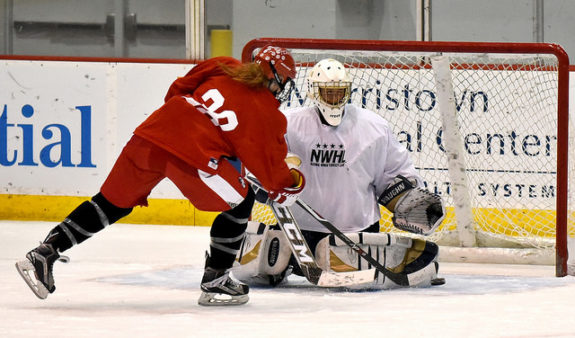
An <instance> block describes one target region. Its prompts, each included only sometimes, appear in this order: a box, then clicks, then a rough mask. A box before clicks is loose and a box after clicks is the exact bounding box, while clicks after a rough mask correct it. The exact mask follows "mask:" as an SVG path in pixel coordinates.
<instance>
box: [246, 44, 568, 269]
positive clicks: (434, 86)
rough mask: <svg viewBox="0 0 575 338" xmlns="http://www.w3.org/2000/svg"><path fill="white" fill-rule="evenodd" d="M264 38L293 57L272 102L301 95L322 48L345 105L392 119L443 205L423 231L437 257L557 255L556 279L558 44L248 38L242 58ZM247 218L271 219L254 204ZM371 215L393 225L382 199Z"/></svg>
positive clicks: (560, 248)
mask: <svg viewBox="0 0 575 338" xmlns="http://www.w3.org/2000/svg"><path fill="white" fill-rule="evenodd" d="M268 43H272V44H274V45H278V46H282V47H285V48H287V49H289V50H290V51H291V53H292V55H293V56H294V59H295V60H296V64H297V66H298V75H297V78H296V79H295V81H296V90H295V91H294V92H293V93H292V95H291V99H290V100H289V101H288V102H285V103H284V104H283V105H282V108H289V107H297V106H301V105H310V104H311V102H310V100H308V99H306V89H305V88H306V87H305V79H306V76H307V74H308V71H309V69H311V67H313V65H314V64H315V63H316V62H317V61H319V60H321V59H323V58H327V57H331V58H334V59H337V60H338V61H340V62H342V63H343V64H344V65H345V66H346V67H347V68H348V70H349V72H350V75H351V77H352V79H353V91H352V96H351V99H350V100H351V102H352V103H354V104H356V105H359V106H361V107H365V108H368V109H370V110H373V111H374V112H375V113H377V114H379V115H380V116H382V117H383V118H385V119H386V120H387V121H388V122H389V123H390V125H391V126H392V128H393V130H394V132H395V134H396V136H397V138H398V140H399V141H400V142H401V143H402V144H404V145H405V147H406V148H407V150H408V151H409V152H410V154H411V158H412V160H413V161H414V164H415V166H416V168H417V169H418V170H419V172H420V174H421V176H422V177H423V179H424V180H425V184H426V186H427V188H428V189H429V190H431V191H433V192H436V193H438V194H439V195H441V196H442V197H443V198H444V200H445V202H446V206H447V217H446V219H445V221H444V222H443V224H442V225H441V226H440V228H439V229H438V230H437V231H436V233H435V234H433V235H432V236H431V238H430V239H431V240H434V241H436V242H437V243H438V244H440V246H441V248H442V249H441V250H442V251H441V256H440V259H442V260H451V261H453V260H462V261H469V262H505V263H527V264H555V265H556V275H557V276H564V275H566V274H567V273H571V274H572V273H573V268H574V267H573V266H571V263H570V261H569V264H568V242H570V241H571V240H572V238H573V237H575V217H574V213H573V211H574V210H573V209H574V208H573V203H574V197H573V191H569V184H568V183H569V180H570V179H571V178H572V177H573V176H574V175H575V165H574V161H573V159H571V161H568V149H569V147H570V145H572V143H573V139H569V136H568V135H569V131H572V126H571V123H570V118H569V116H568V94H569V91H568V76H569V61H568V57H567V55H566V53H565V52H564V51H563V49H562V48H561V47H560V46H558V45H553V44H534V43H522V44H517V43H456V42H405V41H403V42H402V41H393V42H392V41H359V40H323V39H256V40H252V41H251V42H249V43H248V44H247V45H246V46H245V48H244V50H243V54H242V58H243V59H244V61H249V60H251V59H252V58H253V56H254V55H255V54H254V53H256V52H257V51H258V49H259V48H261V47H262V46H264V45H265V44H268ZM570 129H571V130H570ZM570 135H572V136H571V137H573V136H575V134H574V133H573V132H571V133H570ZM357 137H361V130H358V131H357ZM570 143H571V144H570ZM334 184H337V182H334ZM342 199H345V197H342ZM342 204H345V201H344V200H342ZM253 219H254V220H257V221H260V222H264V223H268V224H270V223H273V222H274V219H273V215H272V214H271V212H270V211H269V209H267V207H266V206H264V205H256V207H255V208H254V212H253ZM380 224H381V230H382V231H390V232H399V230H397V229H395V228H394V227H393V225H392V223H391V217H390V215H389V213H388V212H387V211H386V210H385V209H384V208H382V219H381V221H380ZM569 245H570V244H569ZM574 254H575V253H574ZM455 257H457V259H455Z"/></svg>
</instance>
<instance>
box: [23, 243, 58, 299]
mask: <svg viewBox="0 0 575 338" xmlns="http://www.w3.org/2000/svg"><path fill="white" fill-rule="evenodd" d="M26 258H27V259H26V260H22V261H20V262H17V263H16V269H17V270H18V273H20V276H22V278H24V281H25V282H26V284H28V286H29V287H30V289H31V290H32V292H34V294H35V295H36V296H37V297H38V298H40V299H46V297H48V294H50V293H53V292H54V290H56V286H54V276H53V275H52V268H53V266H54V262H56V261H57V260H60V261H62V262H68V260H69V259H68V257H66V256H60V254H59V253H58V251H56V250H55V249H54V247H52V245H51V244H46V243H42V244H40V246H38V247H37V248H36V249H34V250H32V251H30V252H28V254H27V255H26Z"/></svg>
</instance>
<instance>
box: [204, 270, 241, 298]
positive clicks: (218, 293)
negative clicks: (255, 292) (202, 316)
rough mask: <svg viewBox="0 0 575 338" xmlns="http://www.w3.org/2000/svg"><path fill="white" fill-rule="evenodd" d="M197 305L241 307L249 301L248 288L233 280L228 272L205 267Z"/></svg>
mask: <svg viewBox="0 0 575 338" xmlns="http://www.w3.org/2000/svg"><path fill="white" fill-rule="evenodd" d="M201 289H202V294H201V295H200V298H199V299H198V304H200V305H204V306H220V305H241V304H245V303H247V302H248V300H249V296H248V292H249V287H248V286H247V285H245V284H243V283H241V282H238V281H236V280H234V279H233V278H232V277H231V276H230V272H229V270H223V271H222V270H215V269H212V268H210V267H207V268H206V270H205V271H204V277H203V278H202V284H201Z"/></svg>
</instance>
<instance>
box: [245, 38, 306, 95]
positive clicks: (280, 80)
mask: <svg viewBox="0 0 575 338" xmlns="http://www.w3.org/2000/svg"><path fill="white" fill-rule="evenodd" d="M254 63H256V64H259V65H260V66H261V67H262V69H263V70H264V74H265V75H266V77H267V78H268V80H270V81H275V83H277V85H278V86H279V90H278V91H276V92H274V95H275V96H276V99H277V100H278V101H279V102H280V103H281V102H283V101H285V100H286V99H287V98H288V97H289V95H290V93H291V91H292V90H293V88H294V82H293V79H294V78H295V76H296V69H295V61H294V59H293V57H292V56H291V54H290V52H288V50H287V49H285V48H281V47H274V46H265V47H263V48H262V49H261V50H260V51H259V53H258V54H257V55H256V57H255V59H254Z"/></svg>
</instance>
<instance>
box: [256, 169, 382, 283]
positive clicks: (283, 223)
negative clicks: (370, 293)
mask: <svg viewBox="0 0 575 338" xmlns="http://www.w3.org/2000/svg"><path fill="white" fill-rule="evenodd" d="M246 178H247V180H248V181H249V182H250V183H251V184H252V185H253V186H255V187H256V188H258V189H263V187H262V185H261V183H260V182H259V181H258V180H257V179H256V178H255V177H253V176H251V175H247V176H246ZM268 205H269V206H270V208H271V209H272V212H273V214H274V216H275V218H276V220H277V221H278V225H279V227H280V229H281V230H282V231H283V233H284V234H285V235H286V238H287V240H288V242H289V245H290V249H291V251H292V253H293V256H294V257H295V259H296V261H297V263H298V265H299V266H300V268H301V270H302V272H303V274H304V275H305V278H306V279H307V280H308V281H309V282H310V283H312V284H315V285H318V286H323V287H341V286H350V285H358V284H364V283H369V282H373V281H374V279H375V269H370V270H358V271H350V272H330V271H325V270H323V269H322V268H320V267H319V266H318V265H317V262H316V260H315V258H314V255H313V253H312V252H311V250H310V248H309V246H308V245H307V242H306V241H305V240H304V237H303V234H302V233H301V230H300V228H299V226H298V225H297V222H296V220H295V218H294V217H293V215H292V213H291V210H290V209H289V208H288V207H284V206H282V205H280V204H277V203H275V202H271V203H268Z"/></svg>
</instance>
